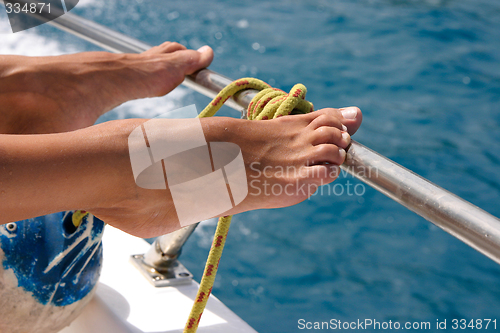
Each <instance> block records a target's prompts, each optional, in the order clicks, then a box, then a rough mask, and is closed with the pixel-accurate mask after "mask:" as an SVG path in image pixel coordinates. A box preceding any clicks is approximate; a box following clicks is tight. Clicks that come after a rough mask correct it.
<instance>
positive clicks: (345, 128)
mask: <svg viewBox="0 0 500 333" xmlns="http://www.w3.org/2000/svg"><path fill="white" fill-rule="evenodd" d="M342 130H343V131H344V132H347V126H346V125H344V124H342Z"/></svg>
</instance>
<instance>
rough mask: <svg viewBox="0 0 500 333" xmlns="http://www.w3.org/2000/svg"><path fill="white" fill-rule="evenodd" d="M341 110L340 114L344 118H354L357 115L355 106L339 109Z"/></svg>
mask: <svg viewBox="0 0 500 333" xmlns="http://www.w3.org/2000/svg"><path fill="white" fill-rule="evenodd" d="M340 112H342V116H343V117H344V118H345V119H356V116H357V115H358V111H357V108H353V107H350V108H345V109H344V110H342V111H340Z"/></svg>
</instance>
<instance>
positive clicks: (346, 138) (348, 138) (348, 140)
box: [342, 132, 351, 143]
mask: <svg viewBox="0 0 500 333" xmlns="http://www.w3.org/2000/svg"><path fill="white" fill-rule="evenodd" d="M342 139H344V141H345V142H346V143H349V142H351V138H350V137H349V134H348V133H346V132H343V133H342Z"/></svg>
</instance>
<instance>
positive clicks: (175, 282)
mask: <svg viewBox="0 0 500 333" xmlns="http://www.w3.org/2000/svg"><path fill="white" fill-rule="evenodd" d="M130 261H131V262H132V264H133V265H134V266H135V267H136V268H137V269H138V270H139V272H141V273H142V275H144V277H146V279H147V280H148V281H149V282H150V283H151V284H152V285H153V286H155V287H157V288H160V287H171V286H179V285H185V284H190V283H191V281H192V280H193V274H191V272H189V271H188V270H187V269H186V267H184V265H183V264H181V263H180V262H179V261H178V260H175V261H174V262H172V263H171V265H170V267H169V268H168V269H167V270H165V271H162V272H160V271H158V270H156V269H155V268H153V267H151V266H149V265H146V264H145V263H144V255H143V254H135V255H132V256H131V257H130Z"/></svg>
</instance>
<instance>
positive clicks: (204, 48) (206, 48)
mask: <svg viewBox="0 0 500 333" xmlns="http://www.w3.org/2000/svg"><path fill="white" fill-rule="evenodd" d="M209 48H210V46H208V45H204V46H202V47H200V48H199V49H198V50H197V51H198V52H200V53H203V52H206V51H208V49H209Z"/></svg>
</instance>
